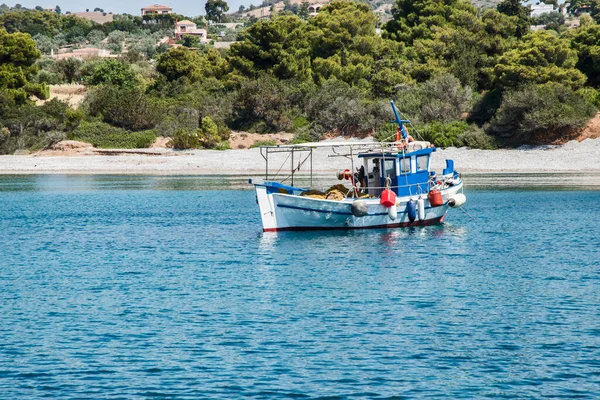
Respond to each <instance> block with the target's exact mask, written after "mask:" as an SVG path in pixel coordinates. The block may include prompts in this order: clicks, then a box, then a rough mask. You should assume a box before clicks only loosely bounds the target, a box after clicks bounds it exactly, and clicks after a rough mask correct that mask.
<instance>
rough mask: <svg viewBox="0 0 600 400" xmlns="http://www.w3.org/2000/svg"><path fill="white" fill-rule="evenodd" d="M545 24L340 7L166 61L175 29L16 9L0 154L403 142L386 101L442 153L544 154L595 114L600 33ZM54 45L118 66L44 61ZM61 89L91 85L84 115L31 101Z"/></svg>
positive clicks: (418, 5)
mask: <svg viewBox="0 0 600 400" xmlns="http://www.w3.org/2000/svg"><path fill="white" fill-rule="evenodd" d="M1 10H2V9H1V8H0V12H2V11H1ZM5 11H6V10H5ZM169 18H174V17H169ZM545 21H547V22H546V24H547V28H548V29H543V30H538V31H531V30H530V25H531V24H532V23H534V21H533V20H532V18H530V16H529V9H528V8H526V7H524V6H522V5H521V3H519V2H518V1H514V0H505V1H503V2H501V3H499V4H498V6H497V8H496V9H485V10H478V9H476V8H475V7H474V6H473V5H472V4H471V3H470V2H468V1H466V0H445V1H441V0H397V1H396V2H395V4H394V8H393V18H392V19H391V20H390V21H389V22H388V23H386V24H385V25H383V26H382V33H381V34H378V33H376V25H377V17H376V15H375V14H374V13H373V11H372V9H371V8H370V6H368V5H366V4H364V3H359V2H351V1H345V0H334V1H333V2H331V3H330V4H328V5H327V6H325V7H323V8H322V9H321V10H320V12H319V13H318V14H317V15H316V16H314V17H307V16H304V15H302V16H298V15H295V14H294V13H293V12H291V11H286V12H283V13H281V14H279V15H277V16H274V17H272V18H271V19H268V20H261V21H256V20H251V21H245V24H246V27H245V29H243V30H242V31H241V32H240V33H239V34H238V35H237V42H236V43H234V44H233V45H232V46H231V47H230V48H229V49H228V50H223V49H220V50H217V49H215V48H213V47H211V46H210V45H199V44H198V43H197V42H194V41H193V40H188V41H187V42H189V43H184V44H188V46H190V47H185V46H182V47H177V48H171V49H168V48H167V47H166V46H165V45H163V44H159V41H158V39H159V38H160V37H161V36H163V35H165V34H167V33H168V32H167V30H168V27H169V24H170V23H171V22H172V21H171V20H170V19H168V18H167V19H161V18H159V20H157V21H154V22H149V21H148V20H147V19H146V20H144V19H142V18H139V17H131V16H115V19H114V21H113V22H111V23H108V24H104V25H96V24H94V23H92V22H89V21H86V20H81V19H79V18H77V17H74V16H68V15H67V16H65V15H58V14H54V13H48V12H41V11H31V10H8V11H7V12H4V13H1V14H0V151H1V152H2V153H12V152H14V151H16V150H21V149H30V150H35V149H39V148H43V147H46V146H48V145H51V144H53V143H55V142H57V141H60V140H63V139H66V138H69V139H81V140H88V141H90V142H92V143H93V144H95V145H96V146H99V147H118V146H125V147H144V146H149V145H150V144H151V143H152V140H153V139H154V138H155V137H156V136H157V135H160V136H168V137H171V138H172V140H171V142H172V144H173V145H174V146H175V147H178V148H218V149H225V148H227V147H228V145H227V138H228V137H229V134H230V130H232V129H234V130H244V131H249V132H256V133H272V132H280V131H285V132H293V133H295V134H296V141H306V140H318V139H320V138H322V137H323V135H325V134H326V133H328V132H335V133H339V134H345V135H353V134H365V133H369V132H371V133H374V134H375V136H376V137H378V138H385V137H386V136H390V135H391V134H392V133H393V130H394V127H393V125H391V124H390V123H389V121H390V120H391V117H392V116H391V113H390V107H389V100H390V99H394V100H395V101H396V104H397V105H398V107H399V109H400V110H401V111H402V112H403V114H404V115H406V116H407V117H410V119H411V120H412V122H413V128H412V132H413V135H416V136H421V137H423V138H424V139H426V140H430V141H432V142H434V143H435V144H437V145H439V146H470V147H476V148H496V147H504V146H518V145H520V144H523V143H549V142H553V141H555V140H556V139H557V138H558V139H559V138H568V137H570V135H573V134H575V133H576V132H578V130H579V129H581V128H582V127H583V126H585V124H586V123H587V121H588V120H589V119H590V117H591V116H593V115H594V114H595V113H596V111H597V109H596V107H597V106H598V104H599V97H598V91H597V88H598V85H600V80H599V78H598V76H600V74H599V73H598V72H600V63H599V62H598V60H597V58H598V57H597V56H596V54H598V52H599V49H600V47H599V46H600V26H599V25H597V24H596V21H595V20H594V19H593V18H591V17H588V16H585V15H584V16H582V17H581V26H579V27H578V28H576V29H572V30H568V29H566V27H565V26H564V25H563V23H564V19H563V21H562V22H560V21H558V20H557V19H556V18H553V17H552V18H546V19H545ZM537 22H539V21H537ZM2 27H3V28H2ZM59 42H60V43H63V42H64V43H66V44H69V43H70V44H71V45H75V46H89V45H94V44H97V45H98V46H100V47H102V46H105V47H109V48H110V49H111V51H113V50H114V54H118V55H119V57H118V58H108V59H100V58H98V59H92V60H87V61H79V60H77V59H75V58H67V59H63V60H55V59H51V58H44V57H42V52H44V53H48V52H49V49H50V50H51V49H54V48H55V46H56V45H57V43H59ZM184 42H185V41H184ZM192 46H193V47H192ZM63 83H76V84H83V85H86V86H88V88H89V90H88V91H87V94H86V96H85V99H84V101H83V103H82V104H81V106H80V107H79V108H78V109H73V108H72V107H71V105H69V104H68V103H67V102H64V101H61V100H58V99H53V100H51V101H49V102H47V103H46V104H44V105H36V104H35V102H34V100H35V99H36V98H37V99H45V98H47V97H48V95H49V93H48V85H49V84H63Z"/></svg>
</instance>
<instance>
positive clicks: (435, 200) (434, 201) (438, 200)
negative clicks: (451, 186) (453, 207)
mask: <svg viewBox="0 0 600 400" xmlns="http://www.w3.org/2000/svg"><path fill="white" fill-rule="evenodd" d="M427 198H428V199H429V204H431V207H439V206H441V205H443V204H444V199H442V192H440V191H439V190H437V189H433V190H430V191H429V194H428V195H427Z"/></svg>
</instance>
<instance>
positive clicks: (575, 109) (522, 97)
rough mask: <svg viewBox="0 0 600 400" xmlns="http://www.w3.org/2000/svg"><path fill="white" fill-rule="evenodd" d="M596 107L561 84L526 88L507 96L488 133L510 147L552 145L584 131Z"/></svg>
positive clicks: (507, 93) (505, 95) (504, 97)
mask: <svg viewBox="0 0 600 400" xmlns="http://www.w3.org/2000/svg"><path fill="white" fill-rule="evenodd" d="M596 111H597V110H596V107H594V105H593V104H591V103H590V102H589V101H587V100H586V99H585V98H584V97H583V96H581V95H579V94H577V93H575V92H574V91H573V90H572V89H571V88H569V87H568V86H565V85H562V84H559V83H552V82H549V83H545V84H542V85H527V86H524V87H522V88H520V89H515V90H512V91H508V92H506V93H505V94H504V95H503V97H502V103H501V105H500V108H499V109H498V111H497V112H496V115H495V117H494V118H493V119H492V121H491V123H490V126H489V128H488V132H489V133H492V134H494V135H496V136H497V137H499V138H500V139H501V140H502V141H503V142H504V143H506V144H507V145H513V146H516V145H520V144H523V143H537V142H544V143H547V142H550V141H552V140H554V139H556V138H563V137H566V136H568V135H569V134H570V133H572V132H573V131H575V130H576V129H578V128H582V127H583V126H585V124H586V123H587V122H588V121H589V119H590V118H591V117H592V116H593V115H594V114H595V113H596Z"/></svg>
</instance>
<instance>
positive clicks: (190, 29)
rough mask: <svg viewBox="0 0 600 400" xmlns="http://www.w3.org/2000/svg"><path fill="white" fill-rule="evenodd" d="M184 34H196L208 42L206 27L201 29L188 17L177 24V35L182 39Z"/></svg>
mask: <svg viewBox="0 0 600 400" xmlns="http://www.w3.org/2000/svg"><path fill="white" fill-rule="evenodd" d="M183 35H196V36H198V37H199V38H200V40H201V41H202V42H204V43H206V42H208V38H207V32H206V29H199V28H198V26H197V25H196V24H195V23H193V22H192V21H188V20H187V19H186V20H183V21H179V22H177V23H176V24H175V37H176V38H177V39H181V38H182V37H183Z"/></svg>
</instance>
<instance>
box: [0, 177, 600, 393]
mask: <svg viewBox="0 0 600 400" xmlns="http://www.w3.org/2000/svg"><path fill="white" fill-rule="evenodd" d="M221 186H222V185H221V184H220V183H219V182H217V181H216V180H209V181H206V180H201V179H196V178H190V177H187V178H164V177H163V178H152V177H149V178H140V177H137V178H127V177H36V176H34V177H25V178H20V177H0V199H1V203H0V204H1V206H0V249H1V252H0V310H1V313H0V315H1V317H2V320H1V324H0V397H1V398H6V399H12V398H21V399H32V398H40V397H50V398H60V399H67V398H165V399H176V398H190V399H192V398H193V399H195V398H226V399H231V398H240V397H249V398H290V397H299V398H305V397H306V398H315V397H325V396H332V397H330V398H388V397H394V396H396V397H395V398H436V397H437V398H484V397H497V398H511V399H514V398H543V397H548V398H558V397H565V398H575V397H581V398H598V397H599V396H600V252H599V250H598V244H599V242H600V228H599V227H598V217H599V211H600V192H599V191H587V192H586V191H512V190H502V191H494V190H478V191H469V189H468V188H467V197H468V203H467V207H466V209H467V210H468V212H469V213H470V214H471V215H472V216H473V217H475V218H476V220H475V221H474V220H472V219H470V218H469V217H468V216H466V215H465V214H464V213H462V212H461V211H460V210H453V212H452V213H450V214H449V215H448V218H447V223H446V224H445V225H443V226H437V227H427V228H416V229H403V230H369V231H351V232H324V233H323V232H320V233H314V232H310V233H304V232H300V233H294V232H286V233H279V234H271V233H270V234H262V233H261V228H260V222H259V218H258V212H257V207H256V204H255V201H254V194H253V192H251V191H242V190H221ZM200 187H202V188H205V190H198V188H200ZM210 187H213V188H214V189H215V190H206V188H210Z"/></svg>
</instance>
